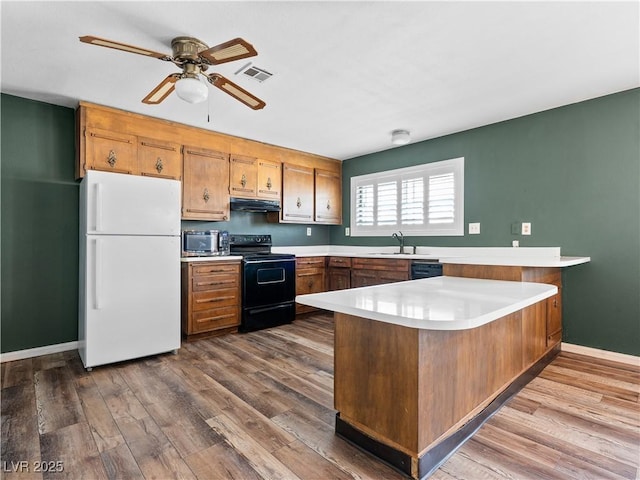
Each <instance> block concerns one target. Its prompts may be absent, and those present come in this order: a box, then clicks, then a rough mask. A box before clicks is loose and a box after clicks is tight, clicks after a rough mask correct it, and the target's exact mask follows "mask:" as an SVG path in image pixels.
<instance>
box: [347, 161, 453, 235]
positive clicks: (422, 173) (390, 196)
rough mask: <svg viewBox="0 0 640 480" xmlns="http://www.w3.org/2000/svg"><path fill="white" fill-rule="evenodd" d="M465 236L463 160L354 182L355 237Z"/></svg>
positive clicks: (352, 190)
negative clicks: (400, 235)
mask: <svg viewBox="0 0 640 480" xmlns="http://www.w3.org/2000/svg"><path fill="white" fill-rule="evenodd" d="M398 230H401V231H402V233H404V234H405V235H413V236H416V235H420V236H431V235H433V236H435V235H463V234H464V158H462V157H461V158H454V159H452V160H445V161H442V162H435V163H426V164H424V165H416V166H415V167H407V168H399V169H397V170H389V171H386V172H379V173H371V174H368V175H360V176H358V177H352V178H351V235H352V236H355V237H372V236H383V235H391V234H392V233H393V232H397V231H398Z"/></svg>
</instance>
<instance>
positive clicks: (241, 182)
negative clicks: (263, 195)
mask: <svg viewBox="0 0 640 480" xmlns="http://www.w3.org/2000/svg"><path fill="white" fill-rule="evenodd" d="M240 185H242V188H244V187H245V186H246V185H247V177H246V175H245V174H244V173H243V174H242V178H241V179H240Z"/></svg>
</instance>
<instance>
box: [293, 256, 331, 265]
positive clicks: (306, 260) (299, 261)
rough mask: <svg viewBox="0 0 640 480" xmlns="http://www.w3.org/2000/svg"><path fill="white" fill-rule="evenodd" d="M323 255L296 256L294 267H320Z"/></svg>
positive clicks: (322, 263)
mask: <svg viewBox="0 0 640 480" xmlns="http://www.w3.org/2000/svg"><path fill="white" fill-rule="evenodd" d="M324 262H325V257H298V258H296V268H322V267H324Z"/></svg>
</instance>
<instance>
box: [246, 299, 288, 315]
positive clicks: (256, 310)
mask: <svg viewBox="0 0 640 480" xmlns="http://www.w3.org/2000/svg"><path fill="white" fill-rule="evenodd" d="M292 303H293V302H286V303H282V304H280V305H271V306H269V307H262V308H260V307H258V308H250V309H249V312H250V313H251V314H254V315H255V314H256V313H263V312H268V311H272V310H280V309H283V308H289V307H290V306H291V304H292Z"/></svg>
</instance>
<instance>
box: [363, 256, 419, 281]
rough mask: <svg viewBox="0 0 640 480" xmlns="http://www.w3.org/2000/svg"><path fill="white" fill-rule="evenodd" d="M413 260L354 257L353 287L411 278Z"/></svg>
mask: <svg viewBox="0 0 640 480" xmlns="http://www.w3.org/2000/svg"><path fill="white" fill-rule="evenodd" d="M410 268H411V261H410V260H404V259H393V258H353V259H352V260H351V287H352V288H356V287H370V286H372V285H381V284H384V283H393V282H403V281H405V280H409V272H410Z"/></svg>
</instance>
